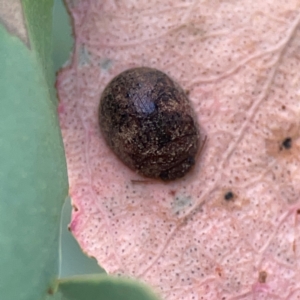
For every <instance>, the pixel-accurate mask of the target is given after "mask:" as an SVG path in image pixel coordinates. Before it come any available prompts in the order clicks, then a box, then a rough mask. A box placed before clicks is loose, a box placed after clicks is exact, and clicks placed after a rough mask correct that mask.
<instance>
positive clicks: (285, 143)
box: [280, 137, 292, 151]
mask: <svg viewBox="0 0 300 300" xmlns="http://www.w3.org/2000/svg"><path fill="white" fill-rule="evenodd" d="M291 148H292V138H290V137H287V138H285V139H284V140H283V142H282V144H281V146H280V151H281V150H283V149H286V150H288V149H291Z"/></svg>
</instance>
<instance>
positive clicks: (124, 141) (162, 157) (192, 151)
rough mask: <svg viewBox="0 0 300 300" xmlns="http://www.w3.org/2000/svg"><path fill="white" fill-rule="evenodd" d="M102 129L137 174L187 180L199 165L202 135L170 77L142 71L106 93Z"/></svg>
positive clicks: (115, 82) (118, 79) (118, 80)
mask: <svg viewBox="0 0 300 300" xmlns="http://www.w3.org/2000/svg"><path fill="white" fill-rule="evenodd" d="M99 124H100V127H101V130H102V132H103V135H104V138H105V140H106V142H107V144H108V145H109V146H110V148H111V149H112V150H113V151H114V152H115V154H116V155H117V156H118V157H119V158H120V159H121V160H122V161H123V162H124V163H125V164H126V165H127V166H128V167H130V168H131V169H133V170H136V171H137V172H138V173H139V174H141V175H144V176H146V177H151V178H160V179H162V180H174V179H177V178H180V177H183V176H184V175H185V174H186V173H187V172H188V171H189V170H190V169H191V168H192V167H193V165H194V164H195V156H196V154H197V151H198V147H199V130H198V124H197V122H196V121H195V117H194V111H193V109H192V107H191V104H190V102H189V100H188V98H187V96H186V94H185V92H184V91H183V90H182V89H181V88H180V87H179V86H178V85H177V84H176V83H175V82H174V81H173V80H172V79H170V78H169V77H168V76H167V75H166V74H164V73H163V72H161V71H158V70H156V69H151V68H146V67H141V68H134V69H130V70H127V71H124V72H122V73H121V74H119V75H118V76H116V77H115V78H114V79H113V80H112V81H111V82H110V83H109V84H108V85H107V87H106V88H105V90H104V92H103V94H102V96H101V100H100V106H99Z"/></svg>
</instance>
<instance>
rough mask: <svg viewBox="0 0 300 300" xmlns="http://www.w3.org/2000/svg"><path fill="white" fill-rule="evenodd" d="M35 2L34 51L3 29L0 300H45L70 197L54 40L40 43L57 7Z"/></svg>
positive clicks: (0, 37)
mask: <svg viewBox="0 0 300 300" xmlns="http://www.w3.org/2000/svg"><path fill="white" fill-rule="evenodd" d="M29 2H30V1H24V2H23V4H24V6H26V5H27V7H26V9H27V13H25V16H27V17H28V24H31V25H30V26H29V29H30V28H31V29H30V30H32V31H30V30H29V31H30V32H29V37H30V45H31V49H28V48H27V46H26V45H25V44H23V42H21V41H20V40H19V39H18V38H17V37H14V36H11V35H10V34H9V33H8V32H7V31H6V30H5V29H4V27H2V26H1V25H0V66H1V69H0V91H1V96H0V97H1V109H0V165H1V168H0V253H1V256H0V291H1V297H0V298H1V299H5V300H41V299H43V298H44V297H45V295H46V294H47V293H48V291H50V290H52V289H53V288H52V286H53V282H54V279H55V278H56V276H57V273H58V234H59V218H60V211H61V207H62V203H63V200H64V199H65V197H66V195H67V175H66V174H67V173H66V163H65V157H64V150H63V145H62V140H61V134H60V129H59V125H58V120H57V114H56V106H55V105H54V102H52V101H51V96H50V93H49V87H48V85H47V82H48V80H49V76H50V73H51V68H49V67H48V66H50V65H51V64H50V63H49V62H48V60H49V58H50V56H49V57H48V54H47V51H48V50H47V49H48V47H49V48H51V45H50V40H49V39H48V38H42V39H41V40H39V41H36V39H38V38H40V37H41V35H42V33H43V30H45V31H44V32H45V36H46V35H48V34H49V32H50V31H49V26H51V23H49V22H48V21H47V20H48V19H49V16H50V18H51V9H52V8H51V5H50V4H49V3H51V1H50V2H49V1H31V4H30V3H29ZM39 2H40V3H39ZM41 3H42V4H41ZM30 6H31V8H30ZM29 12H30V13H29ZM43 15H44V18H42V16H43ZM36 16H38V17H37V18H40V20H44V21H45V20H46V21H47V22H45V23H43V22H42V21H39V22H37V23H36V25H32V24H34V23H31V20H32V19H29V18H35V17H36ZM34 22H36V20H35V21H34ZM37 26H39V27H40V28H39V29H38V30H37V29H36V27H37ZM34 31H35V32H34Z"/></svg>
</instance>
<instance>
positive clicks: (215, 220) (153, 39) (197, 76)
mask: <svg viewBox="0 0 300 300" xmlns="http://www.w3.org/2000/svg"><path fill="white" fill-rule="evenodd" d="M69 10H70V12H71V15H72V17H73V22H74V32H75V37H76V42H75V48H74V53H73V56H72V61H71V63H70V65H69V66H68V67H66V68H65V69H64V70H63V71H62V72H61V73H60V75H59V77H58V82H57V87H58V90H59V97H60V106H59V112H60V122H61V128H62V132H63V138H64V144H65V147H66V153H67V163H68V174H69V180H70V193H71V197H72V201H73V206H74V209H73V215H72V222H71V224H70V229H71V230H72V232H73V234H74V236H75V237H76V238H77V240H78V242H79V243H80V245H81V247H82V249H83V250H84V251H85V252H86V253H88V254H89V255H91V256H93V257H95V258H96V259H97V260H98V262H99V264H100V265H101V266H103V267H104V268H105V269H106V271H107V272H108V273H118V274H127V275H130V276H133V277H138V278H141V279H143V280H145V281H146V282H147V283H149V284H151V285H152V286H153V287H154V288H155V289H156V290H158V291H160V292H161V293H162V295H163V298H164V299H168V300H170V299H174V300H178V299H185V300H189V299H210V300H212V299H213V300H215V299H299V297H300V284H299V282H300V266H299V259H300V250H299V249H300V248H299V247H300V237H299V230H300V210H299V209H300V205H299V200H300V199H299V194H300V168H299V165H300V155H299V148H300V138H299V120H300V104H299V103H300V102H299V95H300V92H299V91H300V81H299V79H300V73H299V69H300V57H299V53H300V29H299V22H300V5H299V2H298V1H296V0H288V1H281V0H272V1H259V0H255V1H250V0H249V1H248V0H245V1H187V0H185V1H179V0H177V1H172V2H166V1H155V0H151V1H76V2H74V1H69ZM142 65H143V66H149V67H155V68H158V69H160V70H163V71H164V72H166V73H167V74H168V75H170V76H171V77H172V78H173V79H175V80H176V81H178V82H179V83H180V84H181V85H182V86H183V88H184V89H186V90H187V91H188V92H189V97H190V99H191V101H192V102H193V105H194V107H195V110H196V112H197V116H198V119H199V123H200V125H201V135H202V138H203V139H204V137H205V136H207V143H206V146H205V148H204V151H203V152H202V153H201V155H200V156H199V158H198V160H197V164H196V168H195V169H194V171H193V172H192V173H191V174H189V175H188V176H187V177H185V178H184V179H182V180H179V181H177V182H173V183H168V184H164V183H160V182H153V181H151V182H145V181H144V182H143V178H142V177H140V176H138V175H137V174H136V173H134V172H133V171H131V170H129V169H128V168H126V167H125V166H124V165H123V164H122V163H121V162H120V161H119V160H118V159H117V158H116V157H115V156H114V155H113V153H112V152H111V151H110V149H108V147H107V146H106V145H105V143H104V141H103V138H102V136H101V133H100V130H99V128H98V120H97V110H98V105H99V99H100V95H101V92H102V91H103V89H104V87H105V85H106V84H107V83H108V82H109V81H110V80H111V79H112V78H113V77H114V76H115V75H117V74H118V73H120V72H121V71H123V70H125V69H127V68H130V67H134V66H142ZM136 180H138V181H139V182H138V183H136ZM141 180H142V181H141Z"/></svg>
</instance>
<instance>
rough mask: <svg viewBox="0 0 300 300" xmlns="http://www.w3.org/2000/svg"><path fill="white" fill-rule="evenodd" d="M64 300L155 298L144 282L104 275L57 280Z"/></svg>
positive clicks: (133, 299) (142, 299)
mask: <svg viewBox="0 0 300 300" xmlns="http://www.w3.org/2000/svg"><path fill="white" fill-rule="evenodd" d="M59 292H60V293H61V294H62V295H63V299H64V300H157V299H159V298H157V296H155V295H154V293H153V292H152V291H150V290H149V289H148V288H147V287H146V286H145V285H144V284H142V283H139V282H137V281H133V280H129V279H124V278H115V277H109V276H105V275H87V276H78V277H74V278H70V279H65V280H60V281H59Z"/></svg>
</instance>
